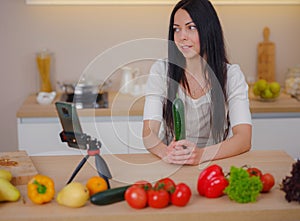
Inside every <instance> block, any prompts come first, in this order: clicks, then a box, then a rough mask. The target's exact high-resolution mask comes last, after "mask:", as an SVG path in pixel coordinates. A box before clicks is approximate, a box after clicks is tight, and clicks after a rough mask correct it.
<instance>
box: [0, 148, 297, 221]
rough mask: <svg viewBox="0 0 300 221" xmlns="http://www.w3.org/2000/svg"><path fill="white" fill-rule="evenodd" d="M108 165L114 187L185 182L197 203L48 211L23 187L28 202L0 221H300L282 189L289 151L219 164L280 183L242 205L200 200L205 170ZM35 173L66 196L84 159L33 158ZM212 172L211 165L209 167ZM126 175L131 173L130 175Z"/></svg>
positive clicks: (126, 158)
mask: <svg viewBox="0 0 300 221" xmlns="http://www.w3.org/2000/svg"><path fill="white" fill-rule="evenodd" d="M103 157H104V158H105V160H106V161H107V163H108V165H109V167H110V170H111V173H112V176H113V179H112V180H111V186H112V187H117V186H123V185H126V184H127V182H135V181H137V180H140V179H146V180H148V181H155V180H157V179H159V178H162V177H166V176H169V177H171V178H172V179H173V180H174V181H175V182H176V183H179V182H185V183H187V184H188V185H189V186H190V188H191V189H192V198H191V200H190V202H189V204H188V205H187V206H186V207H182V208H179V207H175V206H172V205H170V206H169V207H167V208H164V209H153V208H150V207H148V208H144V209H141V210H136V209H133V208H131V207H129V206H128V205H127V203H126V202H125V201H123V202H118V203H115V204H111V205H107V206H96V205H93V204H91V203H90V202H88V203H87V204H86V205H85V206H84V207H81V208H76V209H75V208H68V207H64V206H60V205H58V204H57V203H56V201H55V200H53V201H52V202H50V203H48V204H44V205H35V204H33V203H32V202H31V201H30V200H29V199H28V198H27V196H26V185H22V186H18V188H19V189H20V190H21V194H22V195H23V197H24V201H25V203H24V202H22V200H20V201H18V202H10V203H1V204H0V208H1V216H0V220H5V221H8V220H12V221H13V220H31V221H33V220H43V219H46V220H72V221H73V220H89V221H93V220H105V221H109V220H122V221H126V220H130V221H135V220H139V221H141V220H142V221H143V220H151V221H153V220H166V221H168V220H197V221H199V220H201V221H205V220H214V221H218V220H220V221H221V220H222V221H223V220H233V221H235V220H244V221H247V220H256V221H259V220H263V221H267V220H272V221H276V220H286V221H289V220H299V218H300V205H299V203H297V202H292V203H288V202H287V201H286V200H285V198H284V192H282V191H281V190H280V189H279V183H281V181H282V179H283V178H284V177H285V176H286V175H289V174H290V171H291V167H292V164H293V163H294V161H293V159H292V158H291V157H289V156H288V155H287V154H286V153H285V152H283V151H251V152H248V153H245V154H241V155H239V156H235V157H232V158H230V159H223V160H218V161H214V163H217V164H219V165H220V166H222V167H223V169H224V171H225V172H228V171H229V169H230V166H232V165H234V166H242V165H245V164H247V165H251V166H255V167H258V168H260V169H261V170H262V171H263V172H264V173H267V172H269V173H271V174H273V175H274V177H275V181H276V183H275V186H274V187H273V189H272V190H271V192H270V193H267V194H261V195H260V196H259V198H258V200H257V202H255V203H248V204H239V203H236V202H234V201H230V200H229V198H228V197H227V196H222V197H220V198H217V199H207V198H205V197H202V196H199V195H198V193H197V190H196V183H197V179H198V175H199V173H200V171H201V168H199V166H181V167H180V166H175V165H170V164H166V163H164V162H161V161H160V160H159V159H158V158H156V157H155V156H154V155H152V154H139V155H130V154H124V155H103ZM31 159H32V161H33V163H34V165H35V167H36V168H37V170H38V171H39V173H41V174H45V175H48V176H50V177H52V178H53V179H54V181H55V187H56V190H60V189H61V188H62V187H63V186H64V184H65V182H66V181H67V180H68V179H69V177H70V175H71V173H72V172H73V170H74V168H75V167H76V165H77V163H78V162H79V161H80V160H81V159H82V156H80V155H77V156H39V157H38V156H35V157H31ZM90 160H91V161H90ZM88 162H90V163H86V164H85V165H84V167H83V168H82V169H81V171H80V172H79V173H78V174H77V176H76V177H75V181H78V182H82V183H85V182H86V181H87V179H88V178H90V177H91V176H93V175H96V174H97V173H96V170H95V169H94V159H93V158H90V159H89V161H88ZM203 166H206V165H203ZM125 171H126V172H125Z"/></svg>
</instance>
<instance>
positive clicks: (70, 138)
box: [55, 101, 87, 149]
mask: <svg viewBox="0 0 300 221" xmlns="http://www.w3.org/2000/svg"><path fill="white" fill-rule="evenodd" d="M55 106H56V110H57V113H58V117H59V119H60V123H61V125H62V128H63V131H62V132H61V133H60V137H61V140H62V141H63V142H67V143H68V146H69V147H73V148H77V149H87V147H86V142H85V140H84V139H85V137H86V136H85V135H84V133H83V132H82V128H81V125H80V121H79V118H78V115H77V109H76V106H75V105H74V104H73V103H68V102H60V101H58V102H56V103H55Z"/></svg>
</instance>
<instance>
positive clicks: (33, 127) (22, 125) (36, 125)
mask: <svg viewBox="0 0 300 221" xmlns="http://www.w3.org/2000/svg"><path fill="white" fill-rule="evenodd" d="M61 131H62V128H61V125H60V123H59V122H58V119H55V118H45V119H43V120H41V119H37V118H26V119H18V143H19V150H26V151H27V153H28V154H29V155H68V154H81V153H80V151H78V150H76V149H73V148H69V147H68V146H67V144H66V143H63V142H61V140H60V136H59V133H60V132H61Z"/></svg>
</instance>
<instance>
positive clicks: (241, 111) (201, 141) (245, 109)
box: [143, 60, 251, 147]
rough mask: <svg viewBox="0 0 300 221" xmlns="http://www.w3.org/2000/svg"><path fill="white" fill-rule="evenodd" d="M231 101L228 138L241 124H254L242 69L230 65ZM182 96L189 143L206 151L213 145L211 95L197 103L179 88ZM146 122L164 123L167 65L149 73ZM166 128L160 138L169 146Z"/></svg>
mask: <svg viewBox="0 0 300 221" xmlns="http://www.w3.org/2000/svg"><path fill="white" fill-rule="evenodd" d="M227 67H228V71H227V85H226V91H227V101H226V107H227V108H228V114H229V120H230V128H229V134H228V136H229V137H230V136H232V130H231V128H232V127H234V126H236V125H238V124H251V114H250V109H249V99H248V85H247V83H246V81H245V77H244V74H243V73H242V71H241V69H240V67H239V65H236V64H233V65H230V64H228V66H227ZM178 88H179V89H178V96H179V97H180V98H181V99H182V100H183V102H184V105H185V122H186V139H187V140H190V141H192V142H194V143H196V144H197V146H198V147H204V146H208V145H211V144H213V140H212V134H211V128H210V118H209V117H208V116H210V93H209V92H208V93H207V94H206V95H204V96H201V97H200V98H198V99H193V98H191V97H190V96H188V95H186V93H185V92H184V91H183V90H182V89H181V87H178ZM145 92H146V93H145V96H146V99H145V107H144V117H143V119H144V120H157V121H160V122H163V103H164V98H165V97H166V94H167V62H166V61H163V60H159V61H157V62H155V63H154V64H153V65H152V67H151V69H150V73H149V77H148V81H147V85H146V91H145ZM164 131H165V130H164V125H163V124H161V130H160V135H159V137H160V138H161V139H162V140H164V141H165V142H166V139H165V132H164Z"/></svg>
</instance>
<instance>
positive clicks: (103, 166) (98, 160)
mask: <svg viewBox="0 0 300 221" xmlns="http://www.w3.org/2000/svg"><path fill="white" fill-rule="evenodd" d="M95 164H96V168H97V172H98V174H99V176H101V177H102V178H103V179H104V180H105V181H106V183H107V187H108V189H110V184H109V178H111V174H110V171H109V169H108V167H107V165H106V163H105V161H104V160H103V159H102V158H101V157H100V155H95ZM103 170H104V173H105V175H104V173H103ZM107 176H109V177H107Z"/></svg>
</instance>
